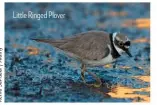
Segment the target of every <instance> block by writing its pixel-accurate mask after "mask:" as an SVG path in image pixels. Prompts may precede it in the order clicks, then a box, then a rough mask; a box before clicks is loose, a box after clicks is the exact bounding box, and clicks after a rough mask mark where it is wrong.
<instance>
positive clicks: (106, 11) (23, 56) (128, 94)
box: [5, 3, 150, 102]
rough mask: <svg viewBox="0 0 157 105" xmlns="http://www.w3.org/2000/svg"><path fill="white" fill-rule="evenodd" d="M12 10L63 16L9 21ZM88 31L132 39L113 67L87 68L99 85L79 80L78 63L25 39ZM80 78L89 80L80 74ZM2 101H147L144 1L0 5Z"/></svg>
mask: <svg viewBox="0 0 157 105" xmlns="http://www.w3.org/2000/svg"><path fill="white" fill-rule="evenodd" d="M13 11H16V12H22V11H23V12H25V13H27V12H28V11H32V12H34V13H40V14H41V13H45V11H55V13H64V14H66V16H65V18H64V19H52V18H51V19H41V20H37V19H13V16H12V15H13ZM90 30H101V31H107V32H109V33H110V32H121V33H125V34H127V35H128V37H129V38H130V39H131V40H132V46H131V49H130V50H131V53H132V55H133V58H128V56H127V55H124V56H122V57H120V58H119V59H118V62H117V67H116V68H113V65H112V64H108V65H104V66H103V67H89V68H88V70H90V71H91V72H93V73H96V74H97V75H98V76H99V77H100V78H101V80H102V81H103V85H102V86H101V87H99V88H95V87H89V86H87V85H85V84H83V82H82V80H81V78H80V64H79V62H78V61H75V60H74V59H72V58H69V57H68V56H67V55H65V54H64V53H63V52H60V51H56V50H55V48H54V47H52V46H51V45H48V44H44V43H38V42H35V41H32V40H30V39H31V38H54V39H55V38H56V39H60V38H64V37H68V36H72V35H74V34H77V33H81V32H86V31H90ZM86 80H87V81H88V82H89V83H90V82H94V80H93V78H92V77H91V76H90V75H88V74H86ZM5 101H6V102H149V101H150V4H149V3H5Z"/></svg>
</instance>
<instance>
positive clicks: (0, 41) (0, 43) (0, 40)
mask: <svg viewBox="0 0 157 105" xmlns="http://www.w3.org/2000/svg"><path fill="white" fill-rule="evenodd" d="M155 1H156V0H119V1H117V0H93V1H90V0H77V1H75V2H151V35H150V36H151V102H150V103H90V104H91V105H95V104H112V105H117V104H124V105H127V104H138V105H139V104H144V105H146V104H156V103H157V102H156V100H157V95H156V94H157V91H156V90H157V85H156V84H157V83H156V79H157V78H155V77H156V75H157V67H156V66H155V65H156V59H155V58H157V52H156V49H155V48H156V47H155V46H156V45H157V43H156V42H157V37H156V36H157V35H156V31H155V30H157V28H156V19H157V16H156V14H157V13H156V11H157V8H156V7H157V4H156V2H155ZM0 2H1V3H0V14H1V15H0V21H1V22H0V23H1V24H0V29H1V31H0V47H2V48H3V49H4V24H3V23H4V22H5V21H4V2H58V0H53V1H51V0H27V1H24V0H16V1H15V0H9V1H8V0H6V1H5V0H1V1H0ZM59 2H73V1H72V0H68V1H65V0H60V1H59ZM152 2H153V3H152ZM153 26H154V27H153ZM3 54H4V53H3ZM152 56H153V57H152ZM3 59H4V55H3ZM3 67H4V66H3ZM3 70H4V68H3ZM3 74H4V71H3ZM3 78H4V75H3ZM3 87H4V79H3ZM2 94H3V96H4V89H3V93H2ZM2 101H3V102H4V97H3V100H2ZM5 104H8V105H17V104H28V103H5ZM29 104H33V105H36V104H51V105H52V104H60V105H62V104H64V105H65V104H66V105H69V104H70V105H71V104H77V105H78V104H80V103H29ZM81 104H87V103H81ZM88 104H89V103H88Z"/></svg>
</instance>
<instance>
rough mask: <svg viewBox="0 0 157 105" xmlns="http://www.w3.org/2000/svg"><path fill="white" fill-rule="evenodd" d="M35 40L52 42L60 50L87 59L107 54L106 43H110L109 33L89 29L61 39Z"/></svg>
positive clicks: (96, 58)
mask: <svg viewBox="0 0 157 105" xmlns="http://www.w3.org/2000/svg"><path fill="white" fill-rule="evenodd" d="M36 41H40V42H45V43H49V44H52V45H53V46H55V47H57V48H59V49H61V50H64V51H67V52H70V53H73V54H75V55H77V56H79V57H80V58H82V59H87V60H100V59H102V58H104V57H105V56H107V55H108V53H109V51H110V50H109V48H108V46H107V45H106V44H107V43H110V41H109V35H108V34H107V33H105V32H101V31H89V32H86V33H81V34H77V35H76V36H75V37H72V38H65V39H62V40H50V39H47V40H45V39H41V40H39V39H38V40H36Z"/></svg>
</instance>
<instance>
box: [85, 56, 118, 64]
mask: <svg viewBox="0 0 157 105" xmlns="http://www.w3.org/2000/svg"><path fill="white" fill-rule="evenodd" d="M83 61H84V63H85V64H89V65H92V66H100V65H105V64H108V63H111V62H114V61H115V59H113V57H112V55H111V54H109V55H108V56H107V57H105V58H103V59H101V60H98V61H91V60H83Z"/></svg>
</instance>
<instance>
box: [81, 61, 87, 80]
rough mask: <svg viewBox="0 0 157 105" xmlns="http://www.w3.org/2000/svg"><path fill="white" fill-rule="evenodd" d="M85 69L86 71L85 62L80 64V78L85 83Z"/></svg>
mask: <svg viewBox="0 0 157 105" xmlns="http://www.w3.org/2000/svg"><path fill="white" fill-rule="evenodd" d="M85 71H86V65H85V64H82V66H81V78H82V80H83V82H84V83H86V80H85V78H84V75H85V74H84V73H85Z"/></svg>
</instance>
